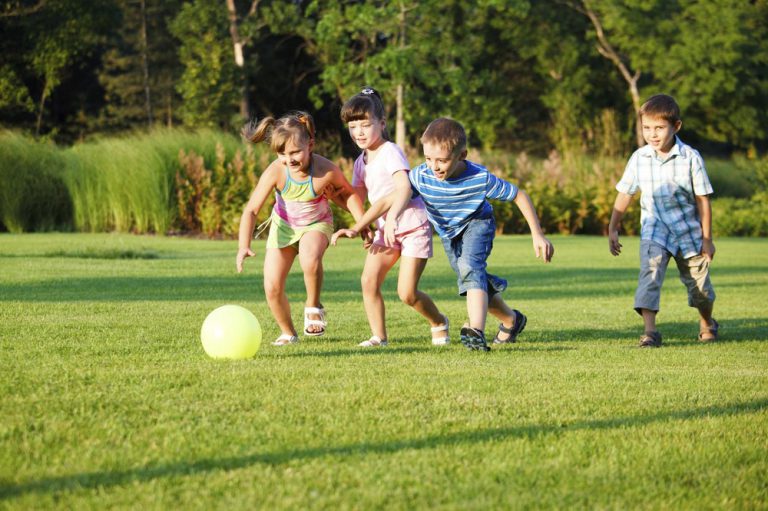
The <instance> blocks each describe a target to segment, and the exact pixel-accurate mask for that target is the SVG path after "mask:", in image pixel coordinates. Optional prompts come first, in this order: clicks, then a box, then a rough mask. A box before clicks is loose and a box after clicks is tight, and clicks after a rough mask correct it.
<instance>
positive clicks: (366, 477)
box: [0, 234, 768, 509]
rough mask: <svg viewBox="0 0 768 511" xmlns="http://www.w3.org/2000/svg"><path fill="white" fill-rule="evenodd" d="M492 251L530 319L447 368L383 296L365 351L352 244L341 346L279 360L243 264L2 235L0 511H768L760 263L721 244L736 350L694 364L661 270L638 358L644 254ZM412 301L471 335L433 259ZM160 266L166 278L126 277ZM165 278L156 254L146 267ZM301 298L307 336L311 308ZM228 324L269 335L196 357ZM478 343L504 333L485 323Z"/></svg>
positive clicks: (92, 241)
mask: <svg viewBox="0 0 768 511" xmlns="http://www.w3.org/2000/svg"><path fill="white" fill-rule="evenodd" d="M554 242H555V246H556V250H557V252H556V256H555V260H554V262H553V263H552V264H551V265H544V264H542V263H541V262H539V261H537V260H536V259H535V258H534V257H533V254H532V248H531V245H530V238H529V237H501V238H498V239H497V241H496V244H495V248H494V253H493V256H492V259H491V262H490V265H491V268H492V269H493V270H494V271H495V272H497V273H499V274H501V275H504V276H506V277H507V278H508V279H509V280H510V284H511V285H510V289H509V290H508V291H507V292H506V293H505V297H506V298H507V299H508V301H509V302H510V304H512V305H513V306H515V307H517V308H520V309H521V310H523V311H524V312H525V313H526V314H527V315H528V317H529V324H528V327H527V328H526V331H525V332H524V333H523V334H522V335H521V338H520V342H519V343H518V344H516V345H510V346H503V347H496V348H494V350H493V351H492V352H490V353H488V354H483V353H476V352H467V351H466V350H465V349H464V348H463V347H462V346H461V345H459V344H458V343H456V342H455V340H456V334H457V329H456V328H453V329H452V332H451V333H452V336H453V339H454V343H453V344H452V345H450V346H448V347H444V348H435V347H432V346H431V345H430V343H429V340H428V339H429V329H428V325H427V324H426V323H425V322H424V321H423V320H422V319H421V318H420V317H419V316H418V315H417V314H416V313H414V312H413V311H412V310H410V309H409V308H407V307H406V306H404V305H402V304H400V303H397V301H396V291H395V288H396V280H395V279H394V278H390V279H389V280H387V282H386V284H385V289H384V293H385V296H386V299H387V313H388V326H389V330H390V338H391V340H392V343H391V344H390V346H389V347H388V348H386V349H382V350H374V351H366V350H362V349H360V348H357V347H356V344H357V343H358V342H359V341H361V340H363V339H364V338H367V336H368V326H367V322H366V320H365V316H364V313H363V310H362V304H361V302H360V292H359V274H360V270H361V268H362V264H363V253H362V251H361V249H360V248H359V246H358V244H357V243H356V242H352V241H349V242H347V243H343V244H342V245H341V246H340V247H336V248H332V249H330V250H329V252H328V254H327V256H326V258H325V269H326V285H325V291H324V294H323V302H324V304H325V306H326V308H327V310H328V315H329V321H330V324H329V328H328V334H327V335H326V336H325V337H322V338H303V339H302V342H301V343H299V344H298V345H295V346H290V347H287V348H282V349H281V348H275V347H272V346H269V344H268V343H269V341H271V340H272V339H274V338H275V337H276V336H277V335H278V333H279V332H278V330H277V328H276V326H275V324H274V322H273V321H272V319H271V316H270V314H269V312H268V308H267V306H266V304H265V302H264V297H263V291H262V288H261V274H262V268H261V266H262V256H263V242H255V243H254V246H255V248H256V249H257V252H258V256H257V258H256V259H254V260H249V261H247V264H246V272H245V274H243V275H237V274H236V273H235V271H234V256H235V252H236V242H228V241H226V242H211V241H201V240H191V239H180V238H162V237H133V236H120V235H56V234H52V235H24V236H16V235H2V236H0V350H1V351H0V352H2V357H0V397H2V400H1V401H0V403H1V404H0V414H2V417H3V419H2V421H0V452H2V453H3V455H2V456H0V507H4V508H10V509H47V508H72V509H75V508H76V509H83V508H85V509H88V508H100V509H103V508H142V507H144V508H150V509H168V508H185V509H186V508H194V509H210V508H234V509H253V508H260V509H423V508H445V509H502V508H506V509H533V508H535V509H538V508H558V509H563V508H574V507H575V508H587V509H595V508H600V509H604V508H612V509H638V508H648V509H745V508H762V507H764V506H765V502H766V499H767V498H768V494H767V492H768V490H767V489H766V485H765V481H766V480H768V461H767V460H768V452H767V449H766V445H768V442H767V441H766V440H768V348H766V337H768V314H767V313H766V308H765V306H764V303H765V302H764V297H765V296H766V295H768V274H767V273H766V272H765V268H766V267H768V255H766V254H768V250H767V249H768V241H766V240H762V239H751V240H750V239H724V240H716V242H717V247H718V253H717V257H716V259H715V264H714V265H713V269H712V274H713V282H714V285H715V289H716V291H717V293H718V301H717V304H716V312H715V316H716V317H717V318H718V320H720V322H721V324H722V325H723V328H722V334H723V339H722V342H719V343H717V344H712V345H701V344H699V343H698V342H697V341H696V334H697V331H698V330H697V325H696V315H695V313H694V311H693V310H692V309H690V308H688V307H687V305H686V303H685V293H684V290H683V289H682V285H681V284H680V282H679V281H678V280H677V278H676V275H675V271H676V270H675V268H674V267H672V268H670V271H669V273H668V278H667V283H666V286H665V289H664V294H663V298H662V312H661V314H660V315H659V328H660V329H661V330H662V332H663V333H664V339H665V343H666V346H665V347H664V348H662V349H658V350H641V349H637V348H635V347H634V346H635V345H636V343H637V338H638V336H639V334H640V332H641V322H640V319H639V317H638V316H637V315H636V314H635V313H634V311H632V293H633V292H634V285H635V279H636V273H637V248H638V241H637V239H635V238H627V239H625V240H624V242H625V243H624V245H625V253H624V254H623V255H622V256H621V257H619V258H613V257H611V256H610V255H609V254H608V249H607V242H606V240H605V239H603V238H596V237H565V238H564V237H555V238H554ZM436 251H437V254H436V257H435V258H434V260H433V261H432V262H430V263H429V265H428V266H427V270H426V273H425V276H424V278H423V280H422V289H423V290H424V291H426V292H428V293H429V294H430V295H432V297H433V298H434V299H435V300H436V302H437V303H438V305H439V307H440V308H441V309H442V310H444V311H446V312H447V313H448V315H449V316H450V319H451V321H452V324H453V325H460V324H461V322H462V321H463V320H464V318H465V316H466V311H465V304H464V301H463V300H462V299H461V298H460V297H458V296H456V293H455V282H454V277H453V276H452V273H451V271H450V268H449V267H448V265H447V262H446V260H445V256H444V255H443V254H442V253H441V248H440V247H439V245H438V246H437V247H436ZM121 254H139V255H141V254H145V255H150V254H151V255H152V256H153V257H152V258H148V257H137V258H122V257H120V255H121ZM155 256H156V257H155ZM296 266H297V267H296V268H295V269H294V271H293V273H292V274H291V275H290V277H289V282H288V289H289V297H290V300H291V303H292V304H293V311H292V313H293V317H294V319H295V321H297V322H299V321H300V318H301V309H300V307H301V304H302V303H303V299H304V292H303V281H302V277H301V274H300V272H299V271H298V265H296ZM225 303H236V304H240V305H244V306H246V307H248V308H249V309H251V310H252V311H254V313H255V314H256V315H257V317H259V319H260V320H261V322H262V326H263V328H264V332H265V339H264V341H265V342H264V345H263V346H262V348H261V349H260V351H259V353H258V354H257V355H256V357H254V358H253V359H252V360H247V361H239V362H222V361H214V360H211V359H209V358H207V357H206V355H205V354H204V352H203V350H202V346H201V344H200V341H199V337H198V336H199V329H200V326H201V324H202V321H203V319H204V318H205V316H206V315H207V314H208V312H210V311H211V310H213V309H214V308H216V307H218V306H219V305H222V304H225ZM487 333H488V334H489V335H490V336H492V335H493V333H495V330H494V325H493V322H492V321H491V322H489V326H488V330H487Z"/></svg>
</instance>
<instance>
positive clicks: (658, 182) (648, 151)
mask: <svg viewBox="0 0 768 511" xmlns="http://www.w3.org/2000/svg"><path fill="white" fill-rule="evenodd" d="M616 190H618V191H619V192H622V193H626V194H628V195H634V194H635V193H636V192H637V191H638V190H640V192H641V196H640V225H641V229H640V237H641V239H643V240H651V241H654V242H655V243H658V244H659V245H661V246H663V247H665V248H666V249H667V250H669V252H671V253H672V254H677V253H678V252H680V253H681V254H682V256H683V257H685V258H688V257H692V256H695V255H697V254H699V253H701V242H702V231H701V219H700V218H699V212H698V208H697V207H696V196H697V195H709V194H711V193H712V184H711V183H710V182H709V177H708V176H707V171H706V169H705V168H704V160H703V159H702V158H701V155H700V154H699V152H698V151H696V150H695V149H693V148H692V147H691V146H689V145H687V144H685V143H683V142H682V141H681V140H680V139H679V138H677V137H675V145H674V146H673V147H672V150H671V151H670V152H669V154H668V155H667V156H666V158H665V159H664V160H662V159H660V158H659V157H658V156H657V155H656V151H654V149H653V148H652V147H651V146H650V145H646V146H643V147H641V148H640V149H638V150H637V151H635V152H634V154H632V156H631V157H630V158H629V161H628V162H627V166H626V168H625V169H624V175H623V176H622V177H621V180H620V181H619V182H618V183H617V184H616Z"/></svg>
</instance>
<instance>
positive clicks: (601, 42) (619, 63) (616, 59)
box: [578, 0, 645, 147]
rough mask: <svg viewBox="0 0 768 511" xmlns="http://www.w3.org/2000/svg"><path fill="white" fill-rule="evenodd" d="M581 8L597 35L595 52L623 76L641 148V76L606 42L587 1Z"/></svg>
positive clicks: (598, 20) (643, 141) (583, 1)
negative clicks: (627, 88) (611, 63)
mask: <svg viewBox="0 0 768 511" xmlns="http://www.w3.org/2000/svg"><path fill="white" fill-rule="evenodd" d="M582 6H583V8H579V9H578V10H580V11H581V12H582V13H584V15H586V16H587V17H588V18H589V21H591V22H592V26H594V27H595V33H596V34H597V51H598V52H600V55H602V56H603V57H605V58H607V59H608V60H610V61H611V62H613V63H614V65H615V66H616V67H617V68H618V70H619V72H620V73H621V76H623V77H624V80H625V81H626V82H627V85H628V87H629V95H630V96H631V97H632V107H633V108H634V110H635V136H636V137H637V145H638V147H642V146H644V145H645V140H644V139H643V128H642V123H641V121H640V93H639V92H638V89H637V81H638V80H639V79H640V74H641V73H640V70H639V69H638V70H635V72H634V73H632V72H631V71H630V70H629V68H628V67H627V65H626V64H625V63H624V61H623V60H622V59H621V56H620V55H619V54H618V52H617V51H616V50H615V49H614V48H613V46H611V44H610V43H609V42H608V38H607V37H606V36H605V32H604V31H603V25H602V23H600V19H599V18H598V17H597V14H596V13H595V11H593V10H592V8H591V7H589V5H588V4H587V0H582Z"/></svg>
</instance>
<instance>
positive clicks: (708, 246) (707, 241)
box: [696, 195, 715, 262]
mask: <svg viewBox="0 0 768 511" xmlns="http://www.w3.org/2000/svg"><path fill="white" fill-rule="evenodd" d="M696 209H698V210H699V219H701V236H702V242H701V255H703V256H704V257H706V258H707V261H710V262H711V261H712V259H714V257H715V243H714V242H713V241H712V205H711V203H710V201H709V195H697V196H696Z"/></svg>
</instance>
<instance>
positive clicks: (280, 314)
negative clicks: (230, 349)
mask: <svg viewBox="0 0 768 511" xmlns="http://www.w3.org/2000/svg"><path fill="white" fill-rule="evenodd" d="M314 134H315V126H314V121H313V120H312V117H311V116H310V115H309V114H307V113H305V112H294V113H290V114H287V115H285V116H283V117H281V118H280V119H277V120H275V119H273V118H272V117H266V118H264V119H262V120H261V122H260V123H259V124H258V125H256V124H255V123H250V124H248V125H246V126H245V127H244V128H243V137H244V138H246V139H247V140H249V141H251V142H253V143H258V142H260V141H262V140H265V139H267V138H269V140H270V145H271V147H272V149H273V150H274V151H275V152H276V153H277V159H276V160H275V161H273V162H272V163H271V164H270V165H269V166H268V167H267V168H266V170H265V171H264V172H263V174H262V175H261V177H260V178H259V182H258V184H257V185H256V188H255V189H254V191H253V193H252V194H251V198H250V200H249V201H248V204H246V206H245V209H244V210H243V215H242V217H241V219H240V236H239V249H238V251H237V271H238V273H240V272H242V271H243V262H244V261H245V259H246V258H248V257H253V256H254V255H255V253H254V252H253V251H252V250H251V239H252V238H253V230H254V225H255V221H256V215H257V214H258V212H259V210H260V209H261V207H262V206H263V205H264V202H265V201H266V199H267V197H268V195H269V194H270V193H271V192H272V190H274V191H275V206H274V208H273V210H272V215H271V216H270V218H269V220H267V222H266V223H270V224H271V225H270V228H269V237H268V238H267V250H266V255H265V256H264V292H265V294H266V298H267V303H268V304H269V308H270V310H271V311H272V315H273V316H274V317H275V321H277V324H278V326H279V327H280V330H281V335H280V337H278V338H277V340H276V341H275V342H273V343H272V344H273V345H275V346H284V345H287V344H293V343H295V342H298V340H299V339H298V337H297V335H296V329H295V328H294V326H293V321H292V320H291V310H290V305H289V303H288V297H287V295H286V293H285V281H286V279H287V277H288V272H289V270H290V269H291V266H292V265H293V261H294V259H295V258H296V255H297V254H298V256H299V264H300V265H301V269H302V271H303V272H304V285H305V287H306V290H307V301H306V304H305V308H304V334H305V335H309V336H319V335H323V334H324V333H325V328H326V326H327V323H326V321H325V310H324V309H323V306H322V304H321V303H320V289H321V288H322V284H323V263H322V259H323V254H324V253H325V250H326V248H328V242H329V240H330V238H331V234H332V233H333V215H332V213H331V208H330V205H329V204H328V199H327V198H326V196H325V195H324V192H325V190H326V189H332V190H334V201H338V202H339V204H340V205H341V206H342V207H345V208H347V209H348V210H349V211H350V212H351V213H352V215H353V216H354V217H355V219H358V218H360V217H361V216H362V214H363V211H364V209H363V204H362V202H361V201H360V199H359V198H358V197H357V195H355V193H354V191H353V190H352V186H351V185H350V184H349V182H348V181H347V180H346V178H345V177H344V174H342V172H341V170H340V169H339V168H338V167H337V166H336V165H334V164H333V163H331V162H330V161H329V160H327V159H325V158H323V157H322V156H320V155H318V154H314V153H313V152H312V149H313V148H314V144H315V140H314Z"/></svg>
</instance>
